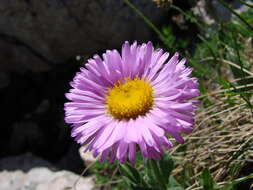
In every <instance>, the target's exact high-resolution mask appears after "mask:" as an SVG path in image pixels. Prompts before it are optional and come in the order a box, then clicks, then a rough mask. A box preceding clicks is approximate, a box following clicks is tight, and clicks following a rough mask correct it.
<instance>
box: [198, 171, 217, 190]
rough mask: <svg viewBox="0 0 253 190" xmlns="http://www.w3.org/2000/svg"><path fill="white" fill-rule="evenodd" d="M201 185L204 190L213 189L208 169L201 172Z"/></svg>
mask: <svg viewBox="0 0 253 190" xmlns="http://www.w3.org/2000/svg"><path fill="white" fill-rule="evenodd" d="M201 183H202V185H203V188H204V190H213V189H214V181H213V178H212V176H211V173H210V171H209V169H207V168H205V169H203V171H202V175H201Z"/></svg>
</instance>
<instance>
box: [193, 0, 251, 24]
mask: <svg viewBox="0 0 253 190" xmlns="http://www.w3.org/2000/svg"><path fill="white" fill-rule="evenodd" d="M245 2H248V3H250V0H245ZM189 3H191V5H192V6H193V12H194V13H195V15H197V16H199V17H200V18H201V19H202V20H203V21H204V22H205V23H207V24H215V23H216V21H229V20H231V19H232V18H234V17H235V16H234V15H233V14H232V13H231V12H230V11H229V10H227V9H226V8H225V7H224V6H223V5H222V4H220V3H219V1H218V0H198V1H193V0H189ZM228 3H229V6H230V7H231V8H233V9H234V10H235V11H236V12H238V13H240V12H242V11H245V10H247V9H248V7H247V6H246V5H243V4H242V3H240V2H239V1H237V0H232V1H229V2H228Z"/></svg>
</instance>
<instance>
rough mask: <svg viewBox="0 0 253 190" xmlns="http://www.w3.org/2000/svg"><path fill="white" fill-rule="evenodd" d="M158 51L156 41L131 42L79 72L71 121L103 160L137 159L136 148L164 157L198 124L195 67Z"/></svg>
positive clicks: (68, 110)
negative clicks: (167, 150) (155, 47)
mask: <svg viewBox="0 0 253 190" xmlns="http://www.w3.org/2000/svg"><path fill="white" fill-rule="evenodd" d="M168 58H169V53H167V52H163V50H161V49H157V50H154V48H153V45H152V43H151V42H148V43H147V44H142V45H137V43H136V42H135V43H133V44H132V45H129V43H128V42H125V43H124V44H123V46H122V52H121V54H119V52H118V51H117V50H111V51H110V50H108V51H106V53H104V54H103V59H101V58H100V57H99V56H98V55H95V56H94V57H93V58H92V59H89V60H88V63H87V64H86V65H85V68H81V71H80V72H78V73H77V74H76V76H75V77H74V79H73V82H71V83H70V84H71V86H72V87H73V88H72V89H71V90H70V91H69V93H67V94H66V97H67V98H68V99H69V100H70V102H68V103H65V114H66V117H65V121H66V122H67V123H70V124H72V137H75V139H76V141H77V142H78V143H80V144H84V145H87V150H89V151H93V155H94V156H95V157H96V156H98V155H100V156H101V160H102V161H103V160H105V159H106V158H107V157H109V158H110V161H111V162H113V161H114V160H115V159H117V160H119V161H120V162H125V161H126V159H129V160H130V161H131V162H132V163H134V162H135V157H136V156H135V154H136V150H137V149H138V150H140V151H141V153H142V155H143V156H144V157H147V158H152V159H159V158H160V156H161V155H162V154H163V153H164V147H167V148H171V147H172V146H173V145H172V143H171V141H170V140H169V139H168V138H167V136H170V137H173V138H175V139H176V141H178V142H179V143H183V142H184V139H183V138H182V136H181V133H182V132H184V133H189V132H191V131H192V129H193V124H194V119H193V116H194V113H193V111H194V109H195V108H196V101H194V100H191V98H193V97H196V96H198V95H199V90H198V82H197V79H196V78H193V77H190V76H189V75H190V74H191V72H192V69H191V68H189V67H186V66H185V63H186V59H181V60H179V55H178V53H175V54H174V55H173V56H172V57H171V58H170V59H168Z"/></svg>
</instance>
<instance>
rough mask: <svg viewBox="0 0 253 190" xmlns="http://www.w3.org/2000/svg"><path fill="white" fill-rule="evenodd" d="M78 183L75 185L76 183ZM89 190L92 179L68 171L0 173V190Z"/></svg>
mask: <svg viewBox="0 0 253 190" xmlns="http://www.w3.org/2000/svg"><path fill="white" fill-rule="evenodd" d="M77 180H78V182H77V183H76V181H77ZM75 183H76V186H75V187H76V188H75V189H76V190H81V189H85V190H91V189H92V188H93V187H94V183H93V177H81V178H79V176H78V175H76V174H74V173H72V172H68V171H58V172H53V171H51V170H49V169H48V168H43V167H41V168H39V167H38V168H33V169H31V170H30V171H29V172H28V173H24V172H23V171H20V170H16V171H2V172H0V190H52V189H53V190H74V185H75Z"/></svg>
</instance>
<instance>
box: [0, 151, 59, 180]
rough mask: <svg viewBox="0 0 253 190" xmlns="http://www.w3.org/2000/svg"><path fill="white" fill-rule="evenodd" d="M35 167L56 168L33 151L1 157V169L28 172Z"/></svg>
mask: <svg viewBox="0 0 253 190" xmlns="http://www.w3.org/2000/svg"><path fill="white" fill-rule="evenodd" d="M34 167H47V168H51V169H53V168H54V166H53V165H52V164H51V163H49V162H47V161H45V160H43V159H41V158H39V157H36V156H34V155H32V154H31V153H25V154H22V155H19V156H10V157H5V158H2V159H0V171H1V170H8V171H15V170H22V171H25V172H27V171H29V170H30V169H31V168H34ZM0 184H1V183H0Z"/></svg>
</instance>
